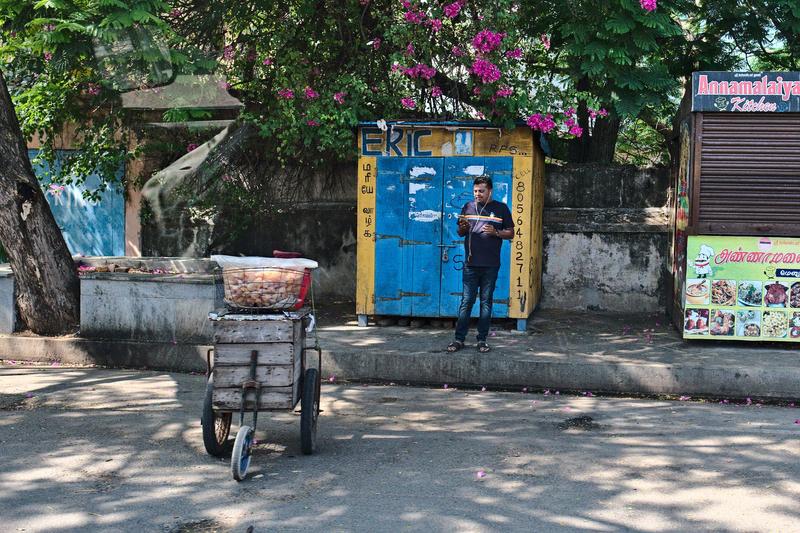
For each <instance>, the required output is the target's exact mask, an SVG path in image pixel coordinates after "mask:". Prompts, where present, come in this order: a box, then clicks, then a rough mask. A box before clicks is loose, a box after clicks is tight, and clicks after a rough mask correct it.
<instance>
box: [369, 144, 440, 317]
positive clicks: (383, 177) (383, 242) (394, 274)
mask: <svg viewBox="0 0 800 533" xmlns="http://www.w3.org/2000/svg"><path fill="white" fill-rule="evenodd" d="M441 183H442V159H441V158H399V157H398V158H393V157H379V158H378V181H377V188H378V190H377V199H376V217H377V222H376V234H375V264H376V272H375V313H376V314H385V315H402V316H438V313H439V291H440V286H441V285H440V283H441V281H440V280H441V260H440V246H439V245H440V244H441V238H442V237H441V231H442V187H441Z"/></svg>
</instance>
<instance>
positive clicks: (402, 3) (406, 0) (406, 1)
mask: <svg viewBox="0 0 800 533" xmlns="http://www.w3.org/2000/svg"><path fill="white" fill-rule="evenodd" d="M400 4H401V5H402V6H403V8H404V9H408V8H409V7H411V2H409V1H408V0H403V1H402V2H400Z"/></svg>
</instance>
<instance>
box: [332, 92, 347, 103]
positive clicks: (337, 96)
mask: <svg viewBox="0 0 800 533" xmlns="http://www.w3.org/2000/svg"><path fill="white" fill-rule="evenodd" d="M346 95H347V93H343V92H338V93H336V94H334V95H333V99H334V100H335V101H336V103H337V104H340V105H341V104H343V103H344V97H345V96H346Z"/></svg>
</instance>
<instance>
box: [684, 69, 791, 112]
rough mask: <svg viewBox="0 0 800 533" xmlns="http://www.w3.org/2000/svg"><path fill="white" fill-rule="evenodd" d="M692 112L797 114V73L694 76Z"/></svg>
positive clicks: (739, 73)
mask: <svg viewBox="0 0 800 533" xmlns="http://www.w3.org/2000/svg"><path fill="white" fill-rule="evenodd" d="M692 111H702V112H731V113H798V112H800V72H695V73H693V74H692Z"/></svg>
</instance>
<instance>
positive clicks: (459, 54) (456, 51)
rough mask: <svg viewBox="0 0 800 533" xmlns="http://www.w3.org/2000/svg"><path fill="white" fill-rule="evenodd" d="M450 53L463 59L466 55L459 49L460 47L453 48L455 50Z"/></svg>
mask: <svg viewBox="0 0 800 533" xmlns="http://www.w3.org/2000/svg"><path fill="white" fill-rule="evenodd" d="M450 51H451V52H452V53H453V55H454V56H456V57H461V56H463V55H464V51H463V50H462V49H461V48H459V47H458V46H453V48H452V49H451V50H450Z"/></svg>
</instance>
